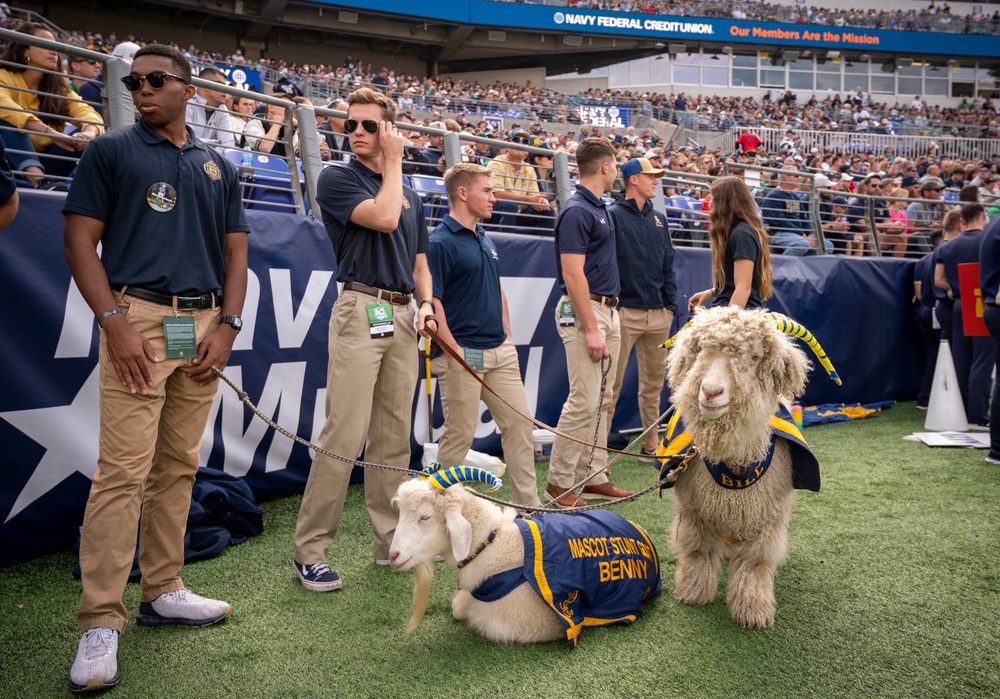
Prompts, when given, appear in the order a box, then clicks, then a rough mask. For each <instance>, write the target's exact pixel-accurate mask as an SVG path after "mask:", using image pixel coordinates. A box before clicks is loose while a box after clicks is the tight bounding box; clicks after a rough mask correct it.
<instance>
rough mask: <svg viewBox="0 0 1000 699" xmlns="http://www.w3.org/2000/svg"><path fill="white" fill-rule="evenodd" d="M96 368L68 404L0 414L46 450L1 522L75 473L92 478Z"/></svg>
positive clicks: (96, 428)
mask: <svg viewBox="0 0 1000 699" xmlns="http://www.w3.org/2000/svg"><path fill="white" fill-rule="evenodd" d="M99 371H100V368H99V367H96V366H95V367H94V370H93V371H92V372H90V376H88V377H87V380H86V381H85V382H84V384H83V386H82V387H81V388H80V390H79V391H78V392H77V394H76V396H74V397H73V402H72V403H71V404H70V405H54V406H51V407H48V408H33V409H31V410H12V411H10V412H6V413H0V418H2V419H4V420H6V421H7V422H9V423H10V424H11V425H13V426H14V427H16V428H17V429H18V430H20V431H21V432H23V433H24V434H26V435H27V436H28V437H30V438H31V439H32V440H34V441H35V442H37V443H38V444H39V445H41V446H42V447H43V448H44V449H45V455H44V456H43V457H42V459H41V461H39V462H38V466H36V467H35V470H34V471H33V472H32V474H31V478H29V479H28V482H27V483H25V484H24V488H22V489H21V493H20V495H18V496H17V500H15V501H14V505H13V507H11V509H10V512H9V513H8V514H7V518H6V519H5V520H4V524H6V523H7V522H9V521H10V520H11V519H13V518H14V517H16V516H17V515H18V514H19V513H20V512H21V511H22V510H24V509H25V508H27V507H28V506H30V505H31V504H32V503H33V502H35V501H36V500H38V499H39V498H41V497H42V496H44V495H45V494H46V493H48V492H49V491H50V490H52V489H53V488H55V487H56V486H57V485H59V484H60V483H62V482H63V481H64V480H66V479H67V478H69V477H70V476H72V475H73V474H74V473H81V474H83V475H84V476H86V477H87V478H93V477H94V472H95V471H96V470H97V450H98V442H97V437H98V432H99V430H100V413H99V411H98V409H97V405H98V394H99V391H98V374H99Z"/></svg>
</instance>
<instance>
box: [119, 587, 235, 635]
mask: <svg viewBox="0 0 1000 699" xmlns="http://www.w3.org/2000/svg"><path fill="white" fill-rule="evenodd" d="M231 611H233V608H232V607H231V606H230V605H229V604H227V603H226V602H222V601H220V600H217V599H207V598H205V597H202V596H201V595H196V594H195V593H193V592H191V591H190V590H176V591H174V592H164V593H163V594H162V595H160V596H159V597H157V598H156V599H155V600H153V601H152V602H142V603H140V604H139V616H138V617H137V618H136V623H137V624H139V626H209V625H211V624H215V623H217V622H220V621H222V620H223V619H225V618H226V617H227V616H229V613H230V612H231Z"/></svg>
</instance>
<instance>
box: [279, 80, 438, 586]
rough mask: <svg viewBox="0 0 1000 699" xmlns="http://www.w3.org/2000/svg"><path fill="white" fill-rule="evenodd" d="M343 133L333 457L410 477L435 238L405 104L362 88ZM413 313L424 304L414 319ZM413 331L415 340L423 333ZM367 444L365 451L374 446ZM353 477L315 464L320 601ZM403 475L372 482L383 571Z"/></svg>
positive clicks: (312, 522)
mask: <svg viewBox="0 0 1000 699" xmlns="http://www.w3.org/2000/svg"><path fill="white" fill-rule="evenodd" d="M347 104H348V110H347V115H348V117H347V120H346V121H345V122H344V131H345V132H346V133H347V135H348V137H349V138H350V147H351V151H352V152H353V153H354V156H355V157H354V159H352V160H351V161H350V162H349V163H347V165H345V166H343V167H331V168H326V169H325V170H323V173H322V174H321V175H320V178H319V184H318V187H317V198H318V200H319V206H320V210H321V212H322V214H323V224H324V225H325V226H326V232H327V234H328V235H329V236H330V242H331V243H332V244H333V249H334V252H335V253H336V255H337V263H338V264H337V281H338V282H342V283H343V285H344V286H343V291H342V292H341V294H340V296H339V298H338V299H337V302H336V304H334V307H333V313H332V314H331V317H330V335H329V338H330V341H329V348H330V357H329V369H328V374H327V388H326V391H327V393H326V409H327V418H326V423H325V424H324V425H323V430H322V432H321V433H320V436H319V438H318V439H317V442H318V444H320V446H322V447H323V448H324V449H326V450H328V451H331V452H333V453H335V454H343V455H345V456H350V457H354V456H356V455H357V454H359V453H360V452H361V449H362V447H364V449H365V459H366V460H367V461H371V462H374V463H380V464H388V465H390V466H397V467H400V468H404V469H405V468H408V467H409V464H410V422H411V412H412V410H411V408H412V401H413V387H414V385H415V384H416V382H417V369H418V366H417V362H416V361H414V351H413V350H414V347H416V345H417V331H420V332H423V330H424V324H425V323H427V322H434V326H433V327H435V329H436V325H437V323H436V321H434V317H433V315H432V314H433V312H434V301H433V298H432V292H433V289H432V285H431V273H430V269H429V267H428V265H427V250H428V235H427V224H426V223H425V221H424V208H423V204H422V203H421V201H420V197H419V196H417V194H416V193H415V192H414V191H413V190H411V189H410V188H409V187H404V186H403V172H402V164H403V149H404V145H405V141H404V138H403V136H402V135H401V134H400V133H399V132H398V131H397V129H396V126H395V125H394V124H393V121H394V120H395V118H396V103H395V102H393V101H392V100H391V99H389V97H387V96H386V95H385V94H383V93H382V92H379V91H377V90H373V89H371V88H366V87H363V88H359V89H358V90H356V91H355V92H353V93H352V94H351V96H350V97H349V98H348V100H347ZM412 301H416V302H417V306H416V311H414V306H413V304H412ZM414 320H415V321H416V329H414ZM366 443H367V446H366ZM350 477H351V466H350V464H347V463H345V462H343V461H339V460H337V459H334V458H331V457H327V456H324V455H322V454H317V456H316V458H315V460H314V461H313V465H312V469H311V471H310V473H309V480H308V482H307V483H306V489H305V494H304V495H303V497H302V506H301V508H300V509H299V517H298V522H297V524H296V528H295V554H294V561H293V564H294V567H295V573H296V575H298V577H299V580H300V581H301V582H302V585H303V586H304V587H305V588H306V589H308V590H312V591H314V592H329V591H331V590H336V589H339V588H340V586H341V584H342V583H341V579H340V576H338V575H337V573H335V572H334V571H333V570H331V569H330V566H329V565H328V564H327V561H326V557H327V553H328V552H329V550H330V546H331V544H332V543H333V539H334V537H335V536H336V534H337V527H338V526H339V524H340V517H341V513H342V512H343V509H344V498H345V497H346V496H347V486H348V484H349V483H350ZM398 486H399V474H398V473H394V472H392V471H386V470H382V469H369V470H366V471H365V500H366V502H367V504H368V516H369V518H370V520H371V525H372V530H373V532H374V540H375V548H374V553H375V563H377V564H379V565H388V564H389V545H390V544H391V543H392V536H393V533H394V532H395V530H396V522H397V519H398V517H397V515H396V513H395V512H393V511H392V509H391V508H390V506H389V502H390V500H391V499H392V497H393V495H395V492H396V488H397V487H398Z"/></svg>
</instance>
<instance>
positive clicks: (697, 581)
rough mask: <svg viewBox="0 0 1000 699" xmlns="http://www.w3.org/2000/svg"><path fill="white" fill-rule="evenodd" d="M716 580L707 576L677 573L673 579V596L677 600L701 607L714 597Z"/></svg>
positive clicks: (716, 585) (716, 586)
mask: <svg viewBox="0 0 1000 699" xmlns="http://www.w3.org/2000/svg"><path fill="white" fill-rule="evenodd" d="M717 588H718V582H717V580H715V579H710V578H709V576H706V575H702V576H697V575H692V574H683V575H681V574H679V575H678V576H677V579H676V580H675V581H674V597H675V598H676V599H677V601H678V602H682V603H684V604H689V605H691V606H692V607H701V606H703V605H706V604H708V603H709V602H711V601H712V600H714V599H715V593H716V591H717Z"/></svg>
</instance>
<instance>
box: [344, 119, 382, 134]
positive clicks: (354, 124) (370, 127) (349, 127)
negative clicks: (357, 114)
mask: <svg viewBox="0 0 1000 699" xmlns="http://www.w3.org/2000/svg"><path fill="white" fill-rule="evenodd" d="M359 123H360V124H361V127H362V128H363V129H364V130H365V131H367V132H368V133H377V132H378V122H377V121H375V120H374V119H365V120H364V121H361V122H359V121H358V120H357V119H345V120H344V133H348V134H350V133H354V130H355V129H357V128H358V124H359Z"/></svg>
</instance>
